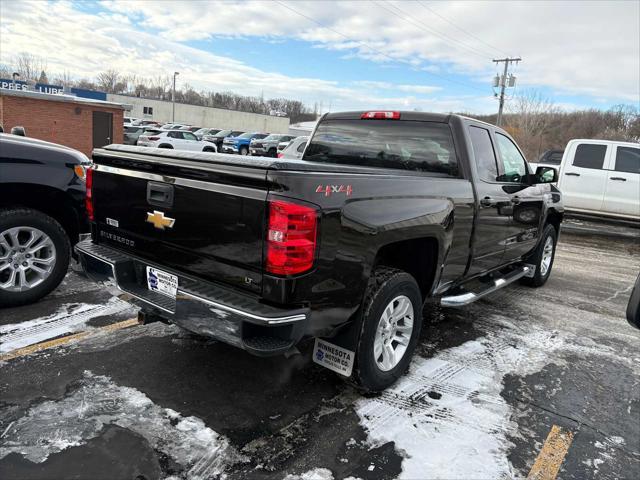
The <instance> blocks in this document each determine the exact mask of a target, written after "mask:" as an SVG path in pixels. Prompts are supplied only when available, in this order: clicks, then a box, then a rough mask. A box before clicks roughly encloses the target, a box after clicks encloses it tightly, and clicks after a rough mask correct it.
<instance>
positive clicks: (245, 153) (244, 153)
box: [239, 147, 249, 155]
mask: <svg viewBox="0 0 640 480" xmlns="http://www.w3.org/2000/svg"><path fill="white" fill-rule="evenodd" d="M239 153H240V155H247V154H248V153H249V149H248V148H247V147H240V152H239Z"/></svg>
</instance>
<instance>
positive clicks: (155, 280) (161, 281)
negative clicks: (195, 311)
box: [147, 267, 178, 298]
mask: <svg viewBox="0 0 640 480" xmlns="http://www.w3.org/2000/svg"><path fill="white" fill-rule="evenodd" d="M147 287H148V288H149V290H151V291H152V292H158V293H161V294H162V295H166V296H167V297H171V298H176V293H178V277H177V276H175V275H171V274H170V273H167V272H163V271H162V270H158V269H156V268H153V267H147Z"/></svg>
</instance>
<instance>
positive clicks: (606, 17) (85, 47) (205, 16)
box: [0, 0, 640, 112]
mask: <svg viewBox="0 0 640 480" xmlns="http://www.w3.org/2000/svg"><path fill="white" fill-rule="evenodd" d="M281 3H284V4H285V5H286V6H288V7H289V8H293V9H295V10H296V11H298V12H300V13H302V14H303V15H305V16H308V17H309V18H311V19H313V20H314V21H315V22H319V23H320V24H322V25H326V26H327V27H328V28H324V27H322V26H320V25H318V24H316V23H314V21H312V20H308V19H306V18H303V17H301V16H300V15H298V14H296V13H294V12H293V11H291V10H290V9H287V8H286V7H284V6H283V5H282V4H281ZM102 5H103V7H105V8H106V9H107V11H108V13H106V14H101V15H91V14H88V13H82V12H80V11H78V10H77V9H76V7H75V6H74V5H73V4H71V3H67V2H60V3H54V4H51V3H45V2H34V3H29V4H24V5H21V8H3V9H2V10H3V12H2V20H1V22H0V35H1V38H2V48H0V61H3V62H7V61H8V60H9V59H10V57H11V54H12V53H13V52H20V51H26V52H30V53H34V54H37V55H40V56H42V57H44V58H46V59H47V62H48V66H49V69H50V70H53V71H63V70H67V71H71V72H73V73H74V74H76V75H78V76H85V77H90V78H92V77H95V75H96V74H97V73H98V72H100V71H103V70H106V69H109V68H114V69H116V70H119V71H120V72H122V73H128V74H133V73H135V74H137V75H141V76H157V75H168V74H170V73H171V72H173V71H174V70H178V71H180V72H181V75H180V81H181V82H188V83H190V84H191V85H193V86H194V87H196V88H203V89H204V88H207V89H215V90H232V91H235V92H237V93H241V94H248V95H260V93H261V92H264V95H265V96H266V97H273V96H287V97H289V98H298V99H301V100H303V101H305V102H306V103H308V104H313V103H314V102H323V103H324V106H325V108H326V107H327V106H328V105H329V104H331V106H332V109H333V110H336V109H343V108H361V107H363V108H407V106H410V107H411V108H421V109H424V110H439V111H451V110H464V111H472V112H488V111H493V110H494V109H495V101H494V100H493V99H491V97H490V93H491V91H490V88H489V86H488V85H489V81H490V78H491V76H492V75H493V74H494V73H495V67H494V66H493V64H492V63H491V61H490V60H491V57H492V56H493V55H495V56H500V55H501V52H497V51H495V49H492V48H491V47H488V46H486V45H484V44H483V43H482V42H479V41H477V40H475V39H474V38H473V37H471V36H469V35H466V34H464V33H463V32H462V31H460V30H459V29H458V28H460V29H463V30H465V31H468V32H472V35H474V36H476V37H478V38H482V39H483V40H484V41H485V42H487V43H489V44H491V45H495V46H497V47H499V48H500V50H505V51H507V52H514V53H517V54H520V55H521V56H522V57H523V59H524V61H523V62H522V63H521V64H520V65H519V66H518V68H517V74H518V76H519V85H520V87H522V88H524V87H532V86H533V87H546V88H548V89H550V90H551V91H555V92H559V93H562V94H571V95H588V96H592V97H594V102H595V98H602V97H606V98H607V99H609V100H610V101H612V102H613V101H625V102H638V98H639V96H640V93H639V88H640V85H639V84H640V80H639V73H638V72H639V71H640V47H639V44H640V39H639V35H640V32H639V30H640V28H639V26H638V16H639V15H640V11H639V3H638V2H603V3H598V2H589V3H581V4H580V5H579V8H578V6H577V4H576V3H575V2H566V3H560V2H554V3H546V2H526V3H520V2H497V3H492V2H447V3H440V2H438V3H430V4H428V5H427V6H428V8H430V9H431V10H433V11H436V12H437V13H438V14H439V15H442V16H444V17H446V18H449V19H451V20H452V21H453V22H454V23H455V24H456V25H457V27H458V28H456V27H454V26H452V25H451V24H449V23H447V22H445V21H443V20H442V19H441V18H439V17H438V16H436V15H434V14H433V13H432V11H429V10H427V9H425V8H421V6H420V4H417V3H415V4H414V3H412V4H410V5H409V4H408V3H405V2H337V3H331V2H215V3H214V2H185V1H182V2H172V1H162V2H154V3H153V6H152V7H150V4H149V3H148V2H131V1H123V0H108V1H104V2H102ZM425 5H426V4H425ZM392 12H393V13H395V14H393V13H392ZM398 16H400V17H402V18H399V17H398ZM337 32H340V33H337ZM434 32H435V33H434ZM341 34H344V35H347V36H348V38H345V37H344V36H343V35H341ZM219 37H220V38H236V37H242V38H246V39H248V40H249V41H255V40H256V37H261V38H260V41H268V42H270V43H273V44H274V45H273V48H282V47H280V46H279V45H278V42H281V41H283V40H285V39H288V38H293V39H297V40H304V41H307V42H311V44H312V45H314V46H317V47H319V48H325V49H331V50H335V51H340V52H343V53H344V57H345V58H349V57H352V56H354V55H356V56H359V57H361V58H366V59H368V60H371V61H374V62H380V64H381V65H389V66H391V65H395V66H396V67H397V66H398V63H396V62H400V63H401V64H406V65H408V66H404V67H402V68H413V69H414V70H416V71H421V72H424V77H425V83H426V84H425V85H410V84H404V83H402V84H393V83H390V82H377V81H375V80H371V81H369V84H368V85H367V82H366V81H360V82H351V83H349V82H336V81H329V80H323V79H318V78H306V77H305V76H304V74H303V73H302V72H301V75H300V76H289V75H283V74H280V73H277V71H265V70H260V69H257V68H254V67H252V66H250V65H247V64H246V63H244V62H242V61H238V60H235V59H232V58H228V57H224V56H221V55H215V54H212V53H210V52H207V51H204V50H200V49H195V48H191V47H188V46H186V45H185V44H184V42H185V41H189V40H203V39H214V40H215V38H219ZM452 39H453V40H452ZM454 40H455V41H454ZM457 42H463V45H461V44H460V43H457ZM213 45H214V47H215V41H214V42H213ZM487 50H491V51H489V52H486V51H487ZM478 51H481V52H483V53H485V52H486V56H483V55H482V54H481V55H478ZM277 68H278V65H274V66H273V70H277ZM459 74H463V75H465V76H466V78H467V79H468V80H467V81H463V83H465V84H470V83H474V82H481V83H480V86H479V87H478V89H476V90H473V89H468V88H466V87H464V86H461V85H459V83H446V80H445V83H444V85H446V87H445V88H442V87H437V86H433V85H430V83H436V82H437V83H439V84H440V83H442V81H443V80H442V77H446V78H447V79H449V78H451V77H454V76H457V75H459ZM430 75H431V76H430ZM458 82H459V80H458ZM482 83H484V84H486V85H487V87H486V93H484V94H483V90H484V89H485V87H483V86H482ZM438 88H442V89H441V90H438ZM454 90H455V91H456V92H463V93H464V94H465V96H461V95H453V94H452V91H454Z"/></svg>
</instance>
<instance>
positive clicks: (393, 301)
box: [354, 267, 422, 392]
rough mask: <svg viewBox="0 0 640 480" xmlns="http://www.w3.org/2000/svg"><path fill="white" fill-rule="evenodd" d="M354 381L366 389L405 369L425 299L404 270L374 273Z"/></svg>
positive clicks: (391, 379)
mask: <svg viewBox="0 0 640 480" xmlns="http://www.w3.org/2000/svg"><path fill="white" fill-rule="evenodd" d="M362 322H363V324H362V332H361V334H360V340H359V342H358V347H357V352H356V365H355V369H354V380H355V381H356V383H357V384H358V385H359V386H360V387H361V388H363V389H364V390H366V391H370V392H376V391H380V390H384V389H385V388H387V387H389V386H390V385H392V384H393V383H394V382H395V381H396V380H397V379H398V378H399V377H401V376H402V375H403V373H404V372H405V371H406V369H407V367H408V366H409V363H410V361H411V357H412V356H413V351H414V350H415V347H416V344H417V342H418V337H419V336H420V329H421V327H422V298H421V295H420V289H419V288H418V284H417V283H416V281H415V279H414V278H413V277H412V276H411V275H409V274H408V273H405V272H403V271H401V270H397V269H393V268H386V267H382V268H378V269H376V270H375V271H374V272H373V275H372V278H371V281H370V283H369V287H368V290H367V295H366V297H365V300H364V304H363V319H362Z"/></svg>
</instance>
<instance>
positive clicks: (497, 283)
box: [440, 265, 531, 307]
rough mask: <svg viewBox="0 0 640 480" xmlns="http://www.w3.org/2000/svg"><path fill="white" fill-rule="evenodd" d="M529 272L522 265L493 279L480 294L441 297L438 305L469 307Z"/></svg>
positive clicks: (469, 293) (471, 293) (528, 269)
mask: <svg viewBox="0 0 640 480" xmlns="http://www.w3.org/2000/svg"><path fill="white" fill-rule="evenodd" d="M530 270H531V268H529V267H528V266H526V265H524V266H522V267H519V268H517V269H515V270H513V271H511V272H509V273H508V274H506V275H505V276H504V277H500V278H497V279H495V280H494V281H493V282H492V283H490V284H489V286H488V287H487V288H485V289H484V290H482V291H480V292H477V293H474V292H465V293H460V294H458V295H451V296H448V297H442V298H441V299H440V305H442V306H443V307H462V306H464V305H469V304H470V303H473V302H475V301H476V300H479V299H480V298H482V297H484V296H486V295H489V294H490V293H493V292H495V291H496V290H500V289H501V288H502V287H506V286H507V285H509V284H510V283H513V282H515V281H516V280H519V279H521V278H522V277H524V276H526V275H527V274H529V271H530Z"/></svg>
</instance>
